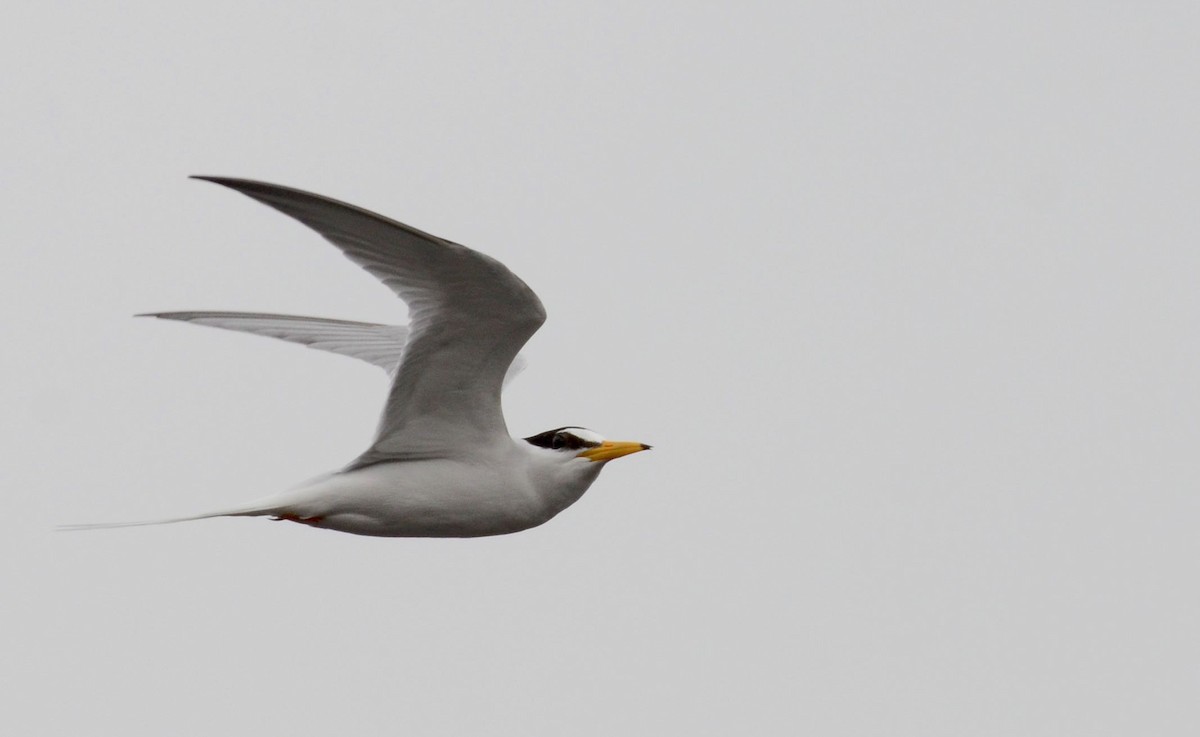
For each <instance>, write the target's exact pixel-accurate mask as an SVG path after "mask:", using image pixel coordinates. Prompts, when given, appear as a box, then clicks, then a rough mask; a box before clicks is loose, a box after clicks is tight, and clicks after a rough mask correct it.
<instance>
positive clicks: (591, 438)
mask: <svg viewBox="0 0 1200 737" xmlns="http://www.w3.org/2000/svg"><path fill="white" fill-rule="evenodd" d="M563 432H569V433H571V434H572V435H574V436H575V437H577V438H579V439H580V440H582V441H583V442H585V443H596V444H597V445H599V444H600V443H603V442H604V436H603V435H601V434H600V433H598V432H592V431H591V430H589V429H587V428H586V427H564V428H563Z"/></svg>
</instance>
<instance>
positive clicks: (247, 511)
mask: <svg viewBox="0 0 1200 737" xmlns="http://www.w3.org/2000/svg"><path fill="white" fill-rule="evenodd" d="M268 514H274V510H272V509H271V508H267V507H246V508H241V509H227V510H224V511H221V512H209V513H207V514H197V515H193V516H191V517H171V518H168V519H154V520H141V521H138V522H93V523H90V524H83V525H59V526H58V527H57V528H55V529H57V530H58V531H59V532H75V531H78V530H111V529H113V528H116V527H146V526H149V525H172V524H175V523H176V522H192V521H194V520H198V519H212V518H213V517H261V516H263V515H268Z"/></svg>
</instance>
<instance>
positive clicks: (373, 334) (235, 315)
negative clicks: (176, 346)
mask: <svg viewBox="0 0 1200 737" xmlns="http://www.w3.org/2000/svg"><path fill="white" fill-rule="evenodd" d="M138 317H157V318H159V319H160V320H178V321H179V322H189V323H192V324H193V325H205V326H207V327H212V328H221V329H223V330H235V331H238V332H242V333H251V334H253V335H265V336H267V337H270V338H277V339H279V340H286V341H287V342H289V343H298V344H300V345H303V346H308V347H309V348H315V349H317V350H319V351H328V352H330V353H336V354H338V355H341V356H349V357H351V358H357V359H359V360H361V361H366V362H367V363H369V364H372V365H375V366H378V367H379V368H381V369H383V370H384V371H386V372H387V373H388V375H389V376H393V375H395V373H396V369H398V368H399V367H400V357H401V354H403V352H404V344H405V343H406V342H407V341H408V328H407V327H405V326H403V325H380V324H379V323H371V322H353V321H351V320H331V319H329V318H326V317H301V316H299V315H274V314H269V313H265V312H227V311H206V312H195V311H192V312H152V313H147V314H145V315H138ZM524 368H525V359H524V357H523V356H521V355H519V354H518V355H517V357H516V358H515V359H513V362H512V364H511V365H510V366H509V367H508V373H506V374H505V376H504V384H505V386H507V385H508V382H510V381H512V380H513V378H514V377H515V376H516V375H517V374H519V373H520V372H521V371H522V370H523V369H524Z"/></svg>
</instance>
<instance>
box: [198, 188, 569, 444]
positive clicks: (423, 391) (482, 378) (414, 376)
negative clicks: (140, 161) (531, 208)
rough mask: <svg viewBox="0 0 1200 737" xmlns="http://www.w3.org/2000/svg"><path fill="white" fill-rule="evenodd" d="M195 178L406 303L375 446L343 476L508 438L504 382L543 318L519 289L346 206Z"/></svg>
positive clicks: (475, 256) (444, 246)
mask: <svg viewBox="0 0 1200 737" xmlns="http://www.w3.org/2000/svg"><path fill="white" fill-rule="evenodd" d="M196 178H197V179H203V180H206V181H210V182H214V183H216V184H220V185H223V186H226V187H229V188H231V189H234V190H237V191H238V192H241V193H242V194H244V195H246V196H248V197H251V198H253V199H255V200H258V201H259V202H261V203H263V204H265V205H268V206H270V207H273V208H275V209H276V210H278V211H280V212H282V213H283V214H285V215H288V216H290V217H292V218H295V219H296V220H298V221H300V222H301V223H303V224H304V225H307V226H308V227H309V228H312V229H313V230H315V231H317V232H318V233H319V234H321V235H322V236H323V237H324V238H325V239H326V240H327V241H329V242H330V243H332V244H333V245H335V246H337V247H338V248H339V249H341V251H342V253H344V254H345V255H346V256H347V257H348V258H349V259H350V260H351V261H353V262H355V263H356V264H358V265H359V266H361V267H363V268H364V269H366V270H367V271H368V272H370V273H371V274H372V275H374V276H375V277H376V278H377V279H379V280H380V281H382V282H383V283H384V284H385V285H386V286H388V287H389V288H390V289H391V290H392V291H393V292H395V293H396V295H397V296H399V297H400V298H401V299H403V300H404V302H405V303H407V304H408V311H409V326H408V329H409V335H408V340H407V342H406V344H405V346H404V351H403V353H402V356H401V360H400V365H399V367H398V368H397V370H396V374H395V377H394V378H393V380H392V386H391V389H390V391H389V392H388V399H387V404H386V405H385V406H384V410H383V415H382V417H381V418H380V420H379V427H378V429H377V430H376V433H375V440H374V441H373V443H372V444H371V447H370V448H369V449H368V450H367V451H366V453H364V454H363V455H362V456H361V457H360V458H359V459H358V460H356V461H355V462H354V463H352V464H351V467H357V466H362V465H368V464H371V463H378V462H381V461H387V460H396V459H405V458H430V457H445V456H452V455H456V454H458V453H460V452H463V451H467V450H469V448H471V447H472V446H476V445H488V444H491V443H494V442H496V441H497V440H498V439H499V438H501V437H503V438H505V439H507V438H508V437H509V436H508V429H507V427H506V426H505V424H504V415H503V413H502V411H501V407H500V389H501V387H502V385H503V381H504V376H505V373H506V372H507V371H508V368H509V366H510V365H511V364H512V362H513V359H514V358H515V357H516V355H517V352H518V351H519V350H520V349H521V346H523V345H524V344H525V342H526V341H527V340H529V338H530V336H532V335H533V334H534V333H535V332H536V331H537V329H538V328H539V327H541V325H542V323H543V322H545V319H546V311H545V309H544V308H543V307H542V303H541V301H540V300H539V299H538V298H537V295H536V294H534V293H533V290H531V289H530V288H529V287H528V286H527V285H526V284H525V282H523V281H521V280H520V279H519V278H518V277H517V276H516V275H515V274H513V273H512V272H511V271H509V270H508V269H507V268H506V267H505V266H504V265H503V264H501V263H500V262H499V261H496V260H495V259H493V258H491V257H489V256H486V255H484V254H482V253H479V252H477V251H473V250H471V249H470V248H467V247H466V246H461V245H458V244H457V243H452V242H450V241H447V240H443V239H441V238H438V237H437V236H433V235H429V234H428V233H423V232H421V231H419V230H417V229H415V228H411V227H409V226H407V225H403V224H401V223H398V222H396V221H394V220H389V219H388V218H385V217H382V216H380V215H376V214H375V213H372V212H369V211H367V210H363V209H361V208H358V207H354V206H353V205H348V204H345V203H342V202H338V201H336V200H331V199H328V198H326V197H321V196H320V195H315V194H309V193H307V192H302V191H300V190H297V189H291V188H289V187H281V186H278V185H274V184H266V183H263V182H254V181H249V180H245V179H226V178H219V177H196Z"/></svg>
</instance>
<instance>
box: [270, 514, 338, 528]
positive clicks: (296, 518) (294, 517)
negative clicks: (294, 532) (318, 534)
mask: <svg viewBox="0 0 1200 737" xmlns="http://www.w3.org/2000/svg"><path fill="white" fill-rule="evenodd" d="M271 519H273V520H275V521H276V522H279V521H282V520H287V521H288V522H299V523H300V524H302V525H311V526H312V527H316V526H317V525H319V524H321V523H322V522H324V521H325V518H324V517H301V516H300V515H298V514H281V515H279V516H277V517H272V518H271Z"/></svg>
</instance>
